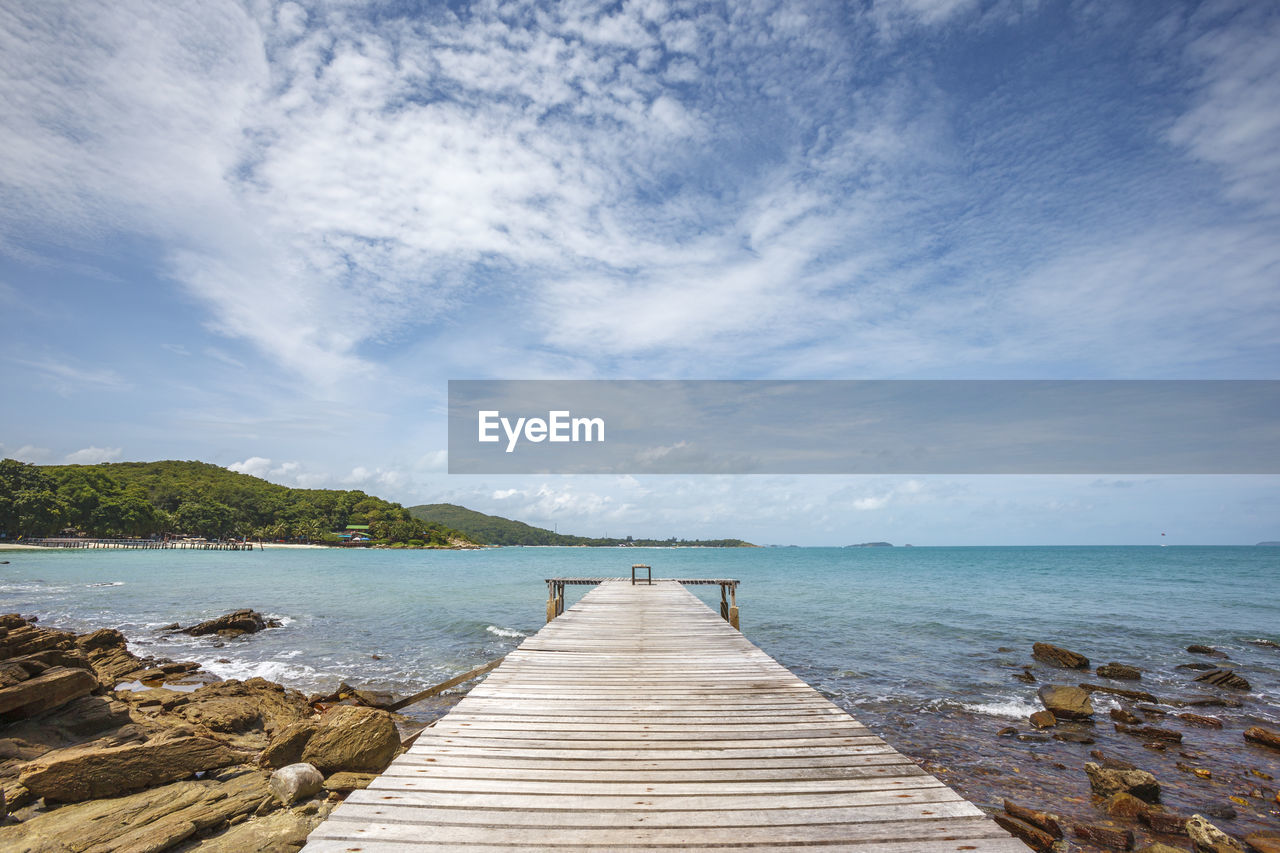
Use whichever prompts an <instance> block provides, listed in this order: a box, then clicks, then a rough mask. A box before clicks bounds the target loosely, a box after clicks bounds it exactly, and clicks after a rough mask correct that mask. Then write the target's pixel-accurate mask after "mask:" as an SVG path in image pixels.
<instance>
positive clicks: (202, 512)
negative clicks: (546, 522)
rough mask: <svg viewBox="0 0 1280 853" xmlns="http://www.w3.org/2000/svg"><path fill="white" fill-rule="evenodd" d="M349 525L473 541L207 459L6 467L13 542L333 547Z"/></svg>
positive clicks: (441, 541)
mask: <svg viewBox="0 0 1280 853" xmlns="http://www.w3.org/2000/svg"><path fill="white" fill-rule="evenodd" d="M347 525H368V527H369V533H370V534H371V535H372V536H373V537H374V538H375V539H377V540H382V541H385V542H388V543H395V542H405V543H414V544H418V543H421V544H424V545H447V544H466V543H470V540H469V539H468V538H467V537H466V535H465V534H462V533H460V532H458V531H457V530H453V529H451V528H449V527H447V526H445V525H441V524H433V523H426V522H423V521H420V520H418V519H415V518H414V517H413V516H411V515H410V514H409V512H408V511H407V510H405V508H404V507H402V506H401V505H400V504H398V503H391V502H390V501H385V500H383V499H382V498H378V497H374V496H372V495H367V494H365V493H364V492H361V491H356V490H339V489H292V488H289V487H288V486H280V485H277V484H275V483H269V482H267V481H266V480H262V479H259V478H257V477H251V476H249V475H248V474H239V473H236V472H235V471H229V470H227V469H226V468H220V467H219V466H217V465H210V464H209V463H207V462H177V461H166V462H113V463H103V464H100V465H43V466H40V465H29V464H27V463H24V462H18V461H16V460H13V459H5V460H3V461H2V462H0V533H3V534H7V535H8V536H10V537H12V538H16V537H17V536H19V535H25V536H47V535H50V534H53V533H57V532H59V531H61V530H64V529H68V528H69V529H73V530H77V531H80V532H83V533H86V534H89V535H92V536H106V537H111V536H141V537H146V536H152V535H155V534H189V535H195V536H204V537H208V538H210V539H223V538H228V537H236V538H239V537H253V538H255V539H256V538H261V539H294V540H299V541H328V542H333V541H336V540H337V539H338V536H337V534H336V533H335V531H340V530H343V529H344V528H345V527H347Z"/></svg>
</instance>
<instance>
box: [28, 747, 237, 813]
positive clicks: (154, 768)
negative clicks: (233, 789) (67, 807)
mask: <svg viewBox="0 0 1280 853" xmlns="http://www.w3.org/2000/svg"><path fill="white" fill-rule="evenodd" d="M244 759H245V756H244V754H242V753H238V752H236V751H234V750H231V749H229V748H227V747H226V746H225V745H224V744H221V743H219V742H218V741H215V740H210V739H209V738H202V737H179V738H174V739H172V740H166V741H152V742H149V743H144V744H131V745H128V746H120V747H108V748H105V749H93V748H88V749H86V748H83V747H71V748H69V749H59V750H55V751H53V752H50V753H46V754H45V755H44V756H42V757H41V758H39V759H37V760H36V761H33V762H31V763H30V764H28V765H26V766H25V767H24V768H23V770H22V775H21V776H20V777H19V781H20V782H22V784H23V785H25V786H26V787H27V788H28V789H30V791H31V792H32V793H33V794H35V795H36V796H37V797H44V798H46V799H48V800H53V801H57V802H62V803H74V802H79V801H81V800H90V799H99V798H101V797H114V796H118V795H120V794H124V793H128V792H130V791H136V790H138V789H140V788H150V787H152V786H155V785H162V784H164V783H166V782H174V781H177V780H179V779H184V778H186V777H187V776H190V775H191V774H192V773H195V772H196V771H199V770H210V769H213V768H215V767H226V766H227V765H230V764H235V763H237V762H240V761H243V760H244Z"/></svg>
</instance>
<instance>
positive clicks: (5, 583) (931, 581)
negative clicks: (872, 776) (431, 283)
mask: <svg viewBox="0 0 1280 853" xmlns="http://www.w3.org/2000/svg"><path fill="white" fill-rule="evenodd" d="M2 556H3V558H4V559H8V560H9V561H10V562H9V565H3V566H0V602H2V604H0V609H2V610H4V611H6V612H13V611H17V612H21V613H23V614H35V615H38V616H39V617H40V619H41V621H42V623H46V624H52V625H58V626H63V627H67V628H71V629H75V630H89V629H93V628H98V627H103V626H110V627H117V628H120V629H121V630H122V631H124V632H125V634H126V635H127V636H129V637H130V638H131V640H132V641H133V643H134V646H135V648H136V650H137V651H139V652H143V653H148V654H162V655H164V656H167V657H173V658H178V659H187V660H197V661H200V662H201V663H203V664H204V665H205V666H206V668H208V669H211V670H212V671H214V672H215V673H217V674H219V675H221V676H224V677H241V678H243V677H248V676H251V675H262V676H266V677H268V678H272V679H275V680H278V681H282V682H284V683H286V684H289V685H291V686H296V687H299V688H302V689H308V690H310V689H325V688H330V687H333V686H334V685H336V684H337V682H338V681H339V680H346V681H348V682H351V683H353V684H369V685H371V686H374V687H378V688H382V689H391V690H394V691H397V692H410V691H412V690H414V689H419V688H421V687H423V686H425V685H429V684H432V683H436V682H438V681H440V680H443V679H444V678H447V677H449V676H451V675H453V674H456V673H457V672H459V671H461V670H464V669H467V668H470V667H472V666H475V665H478V664H479V663H482V662H484V661H487V660H489V659H491V658H493V657H496V656H498V655H500V654H503V653H504V652H506V651H508V650H510V649H511V648H514V647H515V646H516V645H517V644H518V643H519V641H520V640H521V639H522V637H523V636H525V635H528V634H531V633H533V632H535V631H537V630H538V628H539V627H540V626H541V625H542V623H543V620H544V613H545V597H546V592H545V585H544V584H543V582H542V580H543V578H546V577H551V576H576V575H581V576H600V575H621V574H624V573H627V572H628V571H629V566H630V564H631V563H633V562H646V563H650V564H651V565H652V566H653V567H654V574H655V576H658V577H664V576H665V577H674V576H684V577H733V578H739V579H740V580H741V581H742V585H741V587H740V588H739V594H738V603H739V605H740V607H741V612H742V627H743V631H744V633H745V634H746V635H747V636H748V637H749V638H750V639H751V640H752V641H753V642H755V643H756V644H757V645H759V646H761V647H762V648H763V649H765V651H767V652H769V653H770V654H772V655H773V656H774V657H776V658H777V659H778V660H779V661H781V662H782V663H783V664H785V665H786V666H788V667H790V668H791V669H792V670H794V671H795V672H796V673H797V674H799V675H800V676H801V677H802V678H804V679H805V680H807V681H809V682H810V683H811V684H813V685H814V686H816V687H818V688H819V689H821V690H823V691H824V692H825V693H827V694H828V695H829V696H831V697H833V698H834V699H836V700H837V701H838V702H839V703H840V704H842V705H844V706H846V707H849V708H851V709H853V708H857V707H865V708H867V709H868V710H871V711H873V712H877V713H882V712H884V711H886V710H887V709H890V708H893V707H899V706H900V707H906V708H947V707H960V708H968V709H969V710H972V711H975V712H978V713H983V714H989V715H992V716H1002V715H1004V716H1009V717H1013V716H1023V715H1025V714H1026V713H1028V712H1029V711H1030V710H1034V709H1035V708H1036V707H1038V706H1037V705H1036V703H1035V698H1034V690H1033V689H1028V688H1027V686H1026V685H1022V684H1020V683H1019V682H1016V681H1013V680H1012V679H1011V678H1010V675H1011V671H1016V670H1011V667H1013V666H1015V665H1017V666H1020V665H1021V664H1024V663H1030V646H1031V644H1032V643H1033V642H1035V641H1037V640H1045V641H1050V642H1055V643H1058V644H1060V645H1065V646H1067V647H1069V648H1072V649H1075V650H1077V651H1080V652H1082V653H1084V654H1086V655H1088V656H1089V657H1090V658H1091V659H1093V660H1094V661H1095V663H1103V662H1106V661H1110V660H1118V661H1122V662H1125V663H1131V664H1135V665H1137V666H1139V667H1142V668H1144V669H1147V670H1150V673H1149V674H1148V676H1147V677H1146V678H1145V680H1144V682H1143V687H1144V688H1145V689H1148V690H1154V691H1155V692H1161V690H1175V689H1176V690H1177V691H1180V692H1184V693H1185V692H1188V691H1194V690H1195V689H1197V688H1190V687H1187V685H1186V682H1187V681H1189V678H1190V675H1189V674H1188V673H1186V672H1185V671H1178V670H1176V669H1174V664H1176V663H1181V662H1185V661H1190V660H1193V659H1194V658H1193V657H1192V656H1188V655H1186V654H1185V653H1183V652H1182V649H1183V648H1184V647H1185V646H1186V645H1188V644H1189V643H1193V642H1194V643H1205V644H1209V645H1213V646H1217V647H1220V648H1222V649H1223V650H1225V651H1227V652H1228V653H1229V654H1230V655H1231V658H1232V662H1233V665H1235V666H1236V667H1237V669H1238V670H1239V671H1241V672H1242V673H1244V674H1245V675H1246V677H1248V678H1249V679H1250V681H1252V682H1253V684H1254V687H1255V690H1254V693H1253V695H1254V697H1256V699H1257V700H1259V701H1258V702H1257V703H1254V705H1255V706H1254V707H1251V708H1250V713H1252V714H1253V715H1254V716H1256V717H1258V718H1260V719H1263V720H1273V721H1274V720H1277V719H1280V711H1277V708H1280V651H1278V650H1276V649H1273V648H1265V647H1259V646H1257V645H1253V644H1251V643H1250V642H1249V641H1250V640H1258V639H1269V640H1273V641H1280V594H1278V593H1277V588H1278V587H1277V581H1278V580H1280V548H1271V549H1269V548H1250V547H1238V548H1230V547H1212V548H1197V547H1169V548H1146V547H1129V548H1118V547H1096V548H1089V547H1061V548H1052V547H1045V548H1018V547H1003V548H850V549H841V548H760V549H696V550H694V549H685V550H675V549H627V550H622V549H582V548H507V549H494V550H484V551H348V550H338V549H324V550H320V549H316V550H268V551H254V552H252V553H223V552H187V551H48V552H46V551H38V552H37V551H8V552H5V553H4V554H3V555H2ZM695 591H696V592H697V593H698V594H699V595H700V596H702V597H703V598H704V600H707V601H712V600H713V599H715V598H716V597H718V595H719V592H718V588H716V587H704V588H695ZM584 592H585V588H570V599H571V600H573V599H575V598H576V597H577V596H580V595H582V594H583V593H584ZM240 607H253V608H255V609H257V610H260V611H262V612H264V613H269V614H272V615H274V616H276V617H279V618H281V619H283V621H284V622H285V626H286V627H285V628H283V629H281V630H273V631H267V632H264V633H261V634H258V635H256V636H252V637H246V638H241V639H238V640H234V641H228V642H226V643H225V645H222V646H220V647H215V646H214V641H213V640H210V639H206V638H200V639H195V638H187V637H185V636H179V637H171V636H170V635H167V634H164V633H162V632H160V631H158V630H157V629H158V628H159V627H160V626H163V625H166V624H169V623H172V622H181V623H183V624H190V623H191V622H194V621H197V620H199V619H203V618H207V617H210V616H213V615H217V614H220V613H223V612H226V611H228V610H232V609H236V608H240ZM1001 649H1008V650H1009V651H1000V650H1001ZM374 655H377V656H378V657H379V658H380V659H379V660H375V659H374V658H373V656H374ZM1193 674H1194V673H1191V675H1193Z"/></svg>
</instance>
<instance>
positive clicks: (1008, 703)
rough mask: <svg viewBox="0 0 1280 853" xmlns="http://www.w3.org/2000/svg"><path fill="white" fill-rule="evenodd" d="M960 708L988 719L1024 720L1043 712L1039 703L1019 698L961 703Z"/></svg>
mask: <svg viewBox="0 0 1280 853" xmlns="http://www.w3.org/2000/svg"><path fill="white" fill-rule="evenodd" d="M960 707H961V708H964V709H965V710H966V711H970V712H972V713H974V714H983V715H985V716H988V717H1017V718H1026V717H1029V716H1031V714H1032V713H1033V712H1035V711H1041V710H1044V709H1043V706H1041V705H1040V703H1039V702H1032V701H1030V700H1027V699H1024V698H1021V697H1013V698H1008V699H995V700H992V701H990V702H961V703H960Z"/></svg>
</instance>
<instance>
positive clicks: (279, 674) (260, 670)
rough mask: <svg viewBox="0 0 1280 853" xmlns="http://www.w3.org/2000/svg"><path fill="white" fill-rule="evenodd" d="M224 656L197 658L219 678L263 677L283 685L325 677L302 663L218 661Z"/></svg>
mask: <svg viewBox="0 0 1280 853" xmlns="http://www.w3.org/2000/svg"><path fill="white" fill-rule="evenodd" d="M222 660H226V659H225V658H213V659H207V660H198V659H197V661H196V662H197V663H199V664H200V666H201V667H202V668H203V669H205V670H207V671H209V672H212V673H213V674H214V675H216V676H218V677H219V678H236V679H239V680H241V681H245V680H247V679H250V678H265V679H266V680H267V681H275V682H278V683H280V684H285V685H296V684H298V683H299V682H302V683H315V682H316V681H318V680H321V679H323V678H324V677H325V675H324V673H322V672H320V671H319V670H317V669H315V668H313V667H310V666H307V665H306V664H304V663H288V662H286V661H282V660H259V661H244V660H241V661H237V660H231V661H228V662H227V663H220V662H219V661H222Z"/></svg>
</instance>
